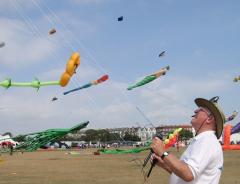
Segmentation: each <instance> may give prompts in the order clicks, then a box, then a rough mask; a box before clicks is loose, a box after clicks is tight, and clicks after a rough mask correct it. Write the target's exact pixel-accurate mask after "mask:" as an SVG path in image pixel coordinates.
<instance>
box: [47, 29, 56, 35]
mask: <svg viewBox="0 0 240 184" xmlns="http://www.w3.org/2000/svg"><path fill="white" fill-rule="evenodd" d="M56 32H57V31H56V29H54V28H53V29H51V30H50V31H49V34H50V35H52V34H54V33H56Z"/></svg>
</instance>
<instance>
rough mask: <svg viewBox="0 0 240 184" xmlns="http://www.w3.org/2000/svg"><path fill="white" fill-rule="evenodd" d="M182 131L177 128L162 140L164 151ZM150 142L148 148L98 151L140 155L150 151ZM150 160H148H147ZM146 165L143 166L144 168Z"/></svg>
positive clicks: (174, 141)
mask: <svg viewBox="0 0 240 184" xmlns="http://www.w3.org/2000/svg"><path fill="white" fill-rule="evenodd" d="M180 131H182V128H177V129H176V130H174V132H173V133H172V134H169V135H168V138H167V139H165V140H164V147H165V149H168V148H170V147H171V146H173V145H174V144H175V143H176V142H177V137H178V135H179V132H180ZM150 144H151V141H150V142H149V143H148V146H146V147H142V148H133V149H127V150H121V149H115V150H106V149H100V150H99V151H100V152H101V153H103V154H128V153H140V152H142V151H145V150H149V149H151V147H150ZM149 159H150V158H149ZM148 161H149V160H146V159H145V162H148ZM145 165H146V163H145V164H144V167H145Z"/></svg>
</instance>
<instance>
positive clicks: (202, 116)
mask: <svg viewBox="0 0 240 184" xmlns="http://www.w3.org/2000/svg"><path fill="white" fill-rule="evenodd" d="M210 115H211V113H210V111H209V110H208V109H206V108H204V107H199V108H198V109H196V110H195V111H194V115H193V116H192V120H191V124H192V126H193V128H194V129H195V130H198V129H199V127H200V126H201V125H202V123H203V122H204V121H206V119H207V118H208V117H209V116H210Z"/></svg>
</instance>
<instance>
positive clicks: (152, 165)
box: [147, 134, 163, 178]
mask: <svg viewBox="0 0 240 184" xmlns="http://www.w3.org/2000/svg"><path fill="white" fill-rule="evenodd" d="M155 137H157V138H159V139H160V140H163V136H162V135H161V134H157V135H156V136H155ZM153 153H154V151H153V149H152V148H151V150H150V153H149V155H150V157H151V156H152V154H153ZM150 157H149V158H150ZM157 162H158V160H157V159H156V158H155V159H153V161H152V164H151V167H150V169H149V171H148V174H147V178H148V177H149V176H150V174H151V172H152V169H153V167H154V166H155V165H156V163H157Z"/></svg>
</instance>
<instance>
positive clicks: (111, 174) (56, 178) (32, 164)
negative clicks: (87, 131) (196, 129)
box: [0, 149, 240, 184]
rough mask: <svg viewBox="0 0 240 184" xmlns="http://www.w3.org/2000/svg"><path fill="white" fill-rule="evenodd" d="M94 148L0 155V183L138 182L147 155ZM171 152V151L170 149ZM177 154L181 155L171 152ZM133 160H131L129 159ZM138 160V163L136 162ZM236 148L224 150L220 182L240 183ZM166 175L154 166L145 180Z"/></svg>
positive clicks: (158, 180)
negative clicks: (73, 152)
mask: <svg viewBox="0 0 240 184" xmlns="http://www.w3.org/2000/svg"><path fill="white" fill-rule="evenodd" d="M94 151H95V150H93V149H86V150H80V154H79V155H69V154H65V153H67V152H68V151H38V152H32V153H31V152H29V153H24V154H21V153H14V155H13V156H10V155H8V154H3V155H1V156H0V184H80V183H81V184H93V183H100V184H130V183H131V184H139V183H143V182H144V179H143V175H142V172H141V162H142V161H143V159H144V158H145V156H146V155H147V154H148V152H143V153H140V154H136V155H131V154H130V155H129V154H128V155H93V154H92V153H93V152H94ZM173 152H174V151H173ZM174 154H177V155H178V156H179V155H180V154H181V152H180V153H176V152H174ZM133 160H135V161H133ZM140 160H141V162H140ZM239 172H240V151H225V152H224V170H223V173H222V176H221V181H220V183H221V184H223V183H224V184H225V183H226V184H240V176H239ZM168 179H169V174H167V173H166V172H165V171H163V170H162V169H160V168H157V167H156V168H154V169H153V173H152V175H151V177H150V178H149V180H148V183H156V184H157V183H161V184H164V183H168Z"/></svg>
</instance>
